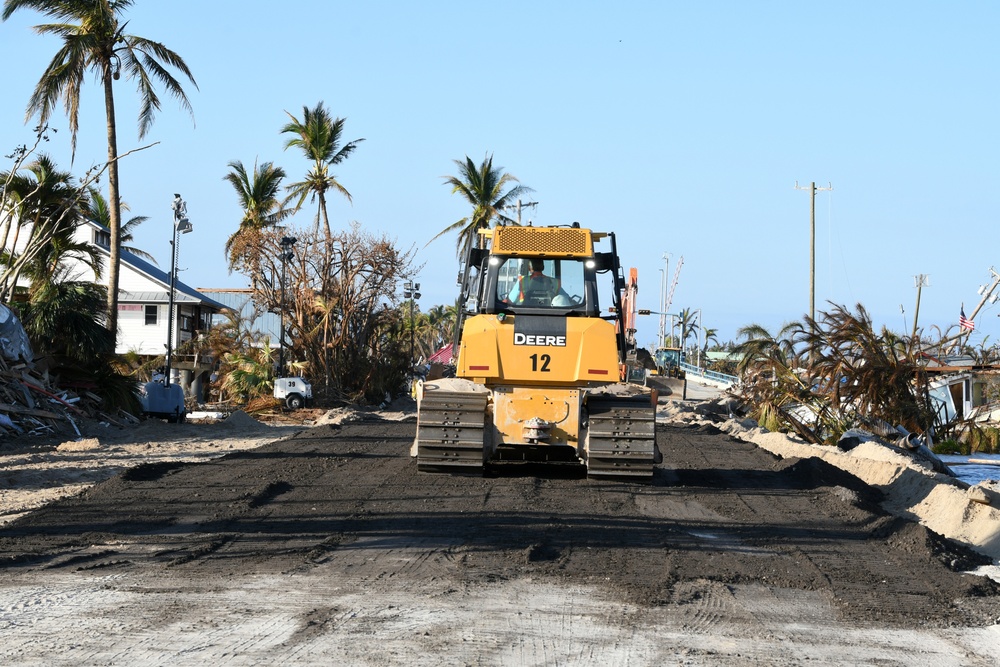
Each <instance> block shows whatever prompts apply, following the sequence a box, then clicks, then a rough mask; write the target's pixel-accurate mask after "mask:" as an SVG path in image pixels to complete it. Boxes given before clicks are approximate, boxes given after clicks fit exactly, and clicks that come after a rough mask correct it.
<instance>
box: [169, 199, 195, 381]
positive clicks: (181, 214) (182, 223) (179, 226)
mask: <svg viewBox="0 0 1000 667" xmlns="http://www.w3.org/2000/svg"><path fill="white" fill-rule="evenodd" d="M170 207H171V208H172V209H173V210H174V233H173V238H172V239H171V241H170V280H169V286H168V290H169V294H168V296H167V360H166V377H165V378H164V379H163V385H164V386H166V387H169V386H170V361H171V357H172V355H173V351H174V285H175V284H176V283H177V232H180V233H181V234H187V233H188V232H190V231H191V230H192V229H194V227H193V226H192V225H191V221H190V220H188V219H187V204H186V203H185V202H184V200H183V199H181V196H180V195H179V194H174V201H173V203H172V204H171V206H170Z"/></svg>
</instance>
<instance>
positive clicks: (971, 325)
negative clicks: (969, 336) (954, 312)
mask: <svg viewBox="0 0 1000 667" xmlns="http://www.w3.org/2000/svg"><path fill="white" fill-rule="evenodd" d="M958 326H960V327H962V328H963V329H968V330H969V331H972V330H973V329H975V328H976V323H975V322H973V321H972V320H970V319H969V318H967V317H966V316H965V306H964V305H963V306H962V309H961V311H960V314H959V316H958Z"/></svg>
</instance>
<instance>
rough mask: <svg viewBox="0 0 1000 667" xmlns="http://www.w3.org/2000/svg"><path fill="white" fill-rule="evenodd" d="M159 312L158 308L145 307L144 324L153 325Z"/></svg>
mask: <svg viewBox="0 0 1000 667" xmlns="http://www.w3.org/2000/svg"><path fill="white" fill-rule="evenodd" d="M159 312H160V307H159V306H146V324H147V325H155V324H156V317H157V315H158V314H159Z"/></svg>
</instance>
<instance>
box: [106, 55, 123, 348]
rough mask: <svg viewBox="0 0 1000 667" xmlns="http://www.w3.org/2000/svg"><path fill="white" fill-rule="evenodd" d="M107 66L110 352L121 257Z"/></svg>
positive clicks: (115, 139)
mask: <svg viewBox="0 0 1000 667" xmlns="http://www.w3.org/2000/svg"><path fill="white" fill-rule="evenodd" d="M111 83H112V78H111V62H110V61H109V62H107V63H105V66H104V108H105V110H106V112H107V122H108V207H109V213H110V216H109V218H110V225H111V256H110V258H109V261H108V264H109V266H108V331H110V332H111V341H112V342H111V350H110V352H114V349H115V348H116V347H117V345H118V269H119V264H120V254H121V246H122V239H121V193H120V192H119V189H118V133H117V130H116V127H115V96H114V91H113V90H112V87H111Z"/></svg>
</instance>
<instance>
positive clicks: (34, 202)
mask: <svg viewBox="0 0 1000 667" xmlns="http://www.w3.org/2000/svg"><path fill="white" fill-rule="evenodd" d="M0 177H3V178H5V180H6V181H7V182H8V187H7V190H6V194H7V196H8V198H10V199H12V200H16V202H17V205H16V206H14V207H13V208H12V210H13V211H15V212H16V213H15V214H14V215H11V216H9V217H8V218H7V220H6V221H5V225H4V227H5V228H4V234H3V238H4V243H5V246H6V240H7V238H8V232H9V231H10V225H13V226H14V230H13V231H14V233H13V238H12V239H11V242H10V244H9V246H6V247H8V248H9V250H5V251H4V252H3V253H2V254H0V264H3V265H4V271H3V276H2V279H0V298H2V299H3V300H9V298H10V296H11V294H12V292H13V291H14V290H15V289H16V286H17V282H18V278H19V277H20V276H22V275H23V276H25V277H27V278H29V279H30V280H31V281H32V282H33V283H34V282H38V281H42V282H51V281H52V280H54V276H55V275H56V273H57V271H58V270H59V269H60V267H61V266H62V261H63V259H64V258H65V257H67V256H74V257H77V258H79V259H80V260H82V261H83V262H84V263H85V264H87V265H89V266H90V267H91V268H92V269H93V270H94V273H95V274H97V276H98V277H99V276H100V275H101V264H100V259H99V253H98V251H97V249H96V248H93V247H92V246H90V245H89V244H86V243H78V242H75V241H74V240H73V235H74V232H75V230H76V227H77V225H78V224H79V222H80V220H81V219H82V217H83V215H84V213H83V212H84V210H85V208H86V201H85V196H86V192H85V191H83V190H81V189H80V188H79V186H78V185H77V184H76V183H75V181H74V179H73V177H72V175H71V174H70V173H69V172H65V171H61V170H59V169H58V168H57V167H56V164H55V163H54V162H53V161H52V159H51V158H50V157H49V156H47V155H44V154H42V155H39V156H38V158H37V159H36V160H34V161H33V162H32V163H31V164H29V165H28V166H27V168H26V170H25V173H17V174H13V175H3V174H0ZM22 229H26V230H27V234H28V236H27V238H26V239H25V240H24V241H23V242H22V241H21V232H22Z"/></svg>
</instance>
